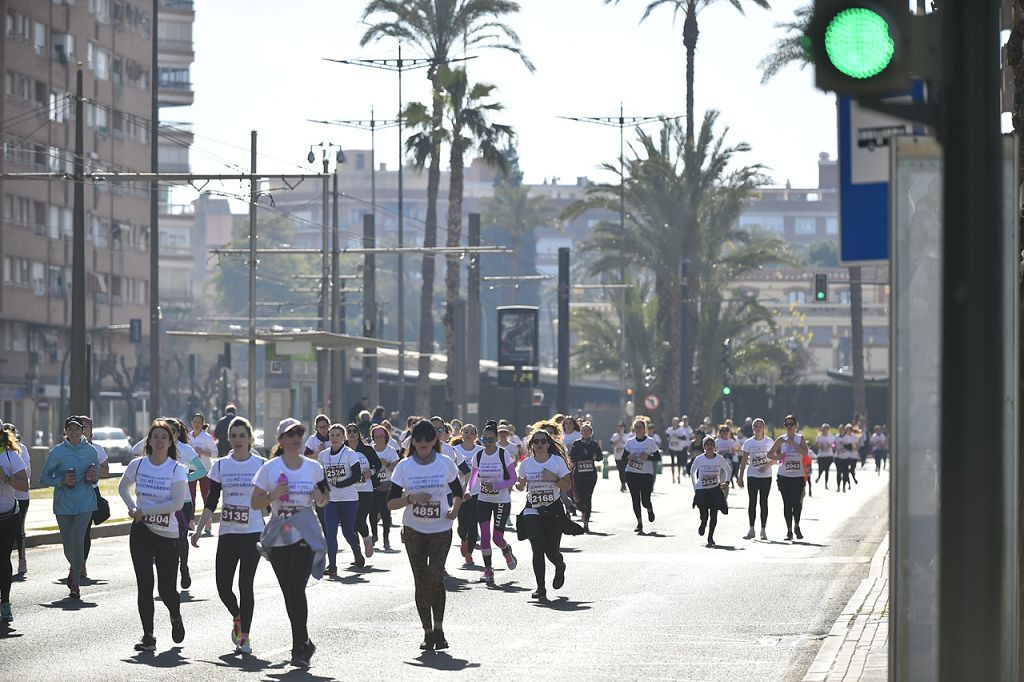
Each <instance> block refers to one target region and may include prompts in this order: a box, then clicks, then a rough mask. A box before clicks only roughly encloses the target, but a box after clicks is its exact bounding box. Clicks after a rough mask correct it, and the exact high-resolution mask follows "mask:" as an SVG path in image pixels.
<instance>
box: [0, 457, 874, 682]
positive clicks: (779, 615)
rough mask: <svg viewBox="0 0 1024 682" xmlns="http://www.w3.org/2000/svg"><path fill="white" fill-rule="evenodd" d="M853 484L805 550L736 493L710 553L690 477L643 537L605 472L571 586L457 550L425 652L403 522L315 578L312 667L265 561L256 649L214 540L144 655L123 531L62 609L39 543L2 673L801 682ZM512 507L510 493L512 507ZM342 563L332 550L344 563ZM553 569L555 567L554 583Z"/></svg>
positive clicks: (2, 651)
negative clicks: (761, 520) (244, 645)
mask: <svg viewBox="0 0 1024 682" xmlns="http://www.w3.org/2000/svg"><path fill="white" fill-rule="evenodd" d="M860 478H861V484H860V485H859V486H857V487H855V488H854V490H853V491H852V492H850V493H845V494H839V493H836V492H835V491H825V490H824V488H822V487H816V488H815V492H816V495H815V497H813V498H810V499H807V500H806V504H805V510H804V511H805V513H804V522H803V524H802V527H803V531H804V534H805V541H804V542H802V543H788V542H783V541H782V537H783V536H784V534H785V532H784V526H783V522H782V518H781V517H782V514H781V503H780V497H779V494H778V492H777V491H775V490H773V494H772V497H771V509H770V516H769V519H770V520H769V526H768V532H769V538H770V540H769V541H768V542H760V541H746V540H742V539H741V537H742V535H743V534H744V533H745V532H746V529H747V521H746V492H745V491H742V490H734V491H733V493H732V495H731V496H730V499H729V502H730V514H729V515H728V516H727V517H722V521H721V523H720V524H719V528H718V531H717V533H716V540H717V542H718V543H719V547H718V548H716V549H707V548H706V547H704V544H703V539H702V538H699V537H698V536H697V532H696V527H697V524H698V517H697V511H696V510H695V509H691V508H690V502H691V500H692V488H691V487H690V486H689V485H688V484H683V485H673V484H672V483H671V482H670V480H669V477H668V475H667V472H666V473H665V474H664V475H662V476H660V477H659V479H658V482H657V485H656V487H655V495H654V505H655V510H656V511H657V514H658V518H657V521H656V522H655V523H654V524H653V525H649V526H648V527H649V528H653V530H654V531H655V533H654V534H653V535H649V536H645V537H640V536H636V535H635V534H634V533H633V532H632V528H633V526H634V525H635V521H634V519H633V518H632V513H631V510H630V506H629V497H628V495H626V494H620V493H619V492H618V485H617V482H616V481H615V480H614V475H613V479H612V480H608V481H605V480H601V481H599V483H598V489H597V493H596V496H595V498H596V499H595V507H596V509H597V510H598V513H596V514H595V517H594V520H593V522H592V530H593V531H595V533H596V534H593V535H590V536H581V537H578V538H568V539H567V540H566V542H565V543H564V545H565V556H566V560H567V563H568V570H567V573H566V584H565V587H564V588H563V589H562V590H559V591H557V592H555V591H552V590H551V589H550V587H549V589H548V592H549V596H550V597H552V600H551V601H550V602H549V603H548V604H538V603H536V602H533V601H531V600H530V598H529V593H530V591H531V590H532V589H533V587H534V581H533V574H532V570H531V565H530V556H531V555H530V550H529V546H528V544H527V543H520V542H518V541H516V540H515V539H514V534H512V541H513V545H514V547H515V551H516V554H517V556H518V557H519V559H520V565H519V567H518V568H517V569H516V570H515V571H506V570H503V569H499V570H498V571H497V583H498V586H497V587H494V588H488V587H486V586H485V585H483V584H481V583H480V582H479V578H480V576H481V573H482V569H481V568H480V567H479V566H478V567H476V568H464V567H462V565H461V557H460V556H459V554H458V550H457V548H453V550H452V552H451V554H450V555H449V558H448V572H449V573H450V574H451V575H452V576H453V577H452V578H451V579H449V580H448V587H449V593H448V608H447V614H446V618H445V633H446V635H447V637H448V640H449V642H450V643H451V648H450V649H449V650H448V652H446V653H429V654H422V653H421V652H420V651H419V649H418V646H417V645H418V644H419V642H420V640H421V638H422V631H421V630H420V628H419V623H418V619H417V617H416V610H415V605H414V602H413V585H412V577H411V574H410V571H409V567H408V563H407V560H406V557H405V555H404V553H403V552H402V551H401V548H402V545H401V543H400V542H399V541H398V538H397V530H396V531H394V533H395V534H394V535H393V540H394V541H395V542H394V546H395V547H396V548H397V550H396V551H394V552H392V553H389V554H384V553H382V552H378V553H377V554H376V555H375V556H374V557H373V558H371V559H370V560H369V561H368V565H367V568H365V569H363V570H360V571H356V570H348V571H343V572H342V575H341V576H339V578H337V579H334V580H323V581H320V582H316V581H311V584H310V586H309V588H308V596H309V601H310V618H309V623H310V632H311V636H312V638H313V640H314V641H315V642H316V644H317V647H318V651H317V654H316V656H314V658H313V666H312V668H311V669H310V670H309V671H308V672H306V671H297V670H294V669H292V668H290V667H288V666H287V658H288V657H289V653H290V635H289V629H288V621H287V617H286V615H285V613H284V605H283V600H282V598H281V596H280V593H279V591H278V588H277V584H276V581H275V579H274V575H273V571H272V570H271V569H270V566H269V565H266V564H265V563H264V564H262V565H261V566H260V569H259V571H258V573H257V576H256V600H257V604H256V614H255V620H254V623H253V627H252V641H253V648H254V653H253V655H252V656H245V657H242V656H237V655H235V654H234V653H233V650H234V649H233V646H232V645H231V642H230V638H229V634H230V629H231V619H230V617H229V616H228V614H227V611H226V610H225V609H224V607H223V605H222V604H221V603H220V600H219V599H218V597H217V592H216V588H215V585H214V576H213V559H214V555H215V551H216V539H215V538H206V539H204V540H203V541H202V543H201V546H200V549H199V550H193V553H192V558H191V561H190V563H191V567H192V576H193V581H194V582H193V584H192V587H191V589H190V590H188V591H187V592H184V593H183V595H182V596H183V606H182V613H183V617H184V621H185V626H186V629H187V635H186V639H185V642H184V643H183V644H182V645H181V646H175V645H174V644H173V643H172V642H171V637H170V625H169V621H168V618H167V613H166V610H164V608H163V605H162V604H160V603H159V601H158V602H157V605H156V629H157V631H156V636H157V640H158V648H157V651H156V653H155V654H154V653H141V654H140V653H137V652H135V651H134V650H133V649H132V647H133V645H134V643H135V642H136V641H137V640H138V638H139V637H140V636H141V627H140V625H139V619H138V614H137V611H136V606H135V601H136V591H135V582H134V574H133V571H132V565H131V560H130V558H129V555H128V540H127V538H124V537H122V538H110V539H101V540H97V541H95V542H94V544H93V549H92V556H91V558H90V560H89V573H90V575H91V576H93V578H94V579H93V580H87V581H84V584H83V588H82V601H81V602H71V601H67V600H65V599H64V597H65V596H66V588H65V587H64V586H63V585H62V584H61V582H60V581H61V579H62V578H64V577H65V576H66V574H67V564H66V562H65V560H64V557H63V554H62V552H61V550H60V548H59V547H52V546H51V547H40V548H35V549H31V550H29V574H28V576H27V579H26V580H24V581H19V582H15V584H14V587H13V597H12V602H13V604H14V613H15V621H14V622H13V623H12V624H11V627H5V626H0V670H2V671H3V677H4V678H5V679H10V680H40V679H74V680H129V679H130V680H148V679H183V678H185V677H186V676H187V677H188V679H194V680H209V679H241V678H243V677H246V678H250V679H252V678H257V677H258V678H260V679H291V678H294V679H312V680H326V679H344V680H369V679H397V678H399V677H405V678H407V679H413V680H418V679H431V678H436V677H441V676H446V677H455V676H458V677H462V678H470V677H472V678H473V679H499V678H502V679H508V678H509V677H511V676H513V675H514V676H524V675H525V676H528V677H529V678H531V679H569V680H616V681H621V680H627V679H639V678H644V679H648V680H729V681H735V680H798V679H800V678H801V677H802V676H803V674H804V673H805V672H806V670H807V668H808V667H809V666H810V663H811V661H812V660H813V658H814V656H815V654H816V653H817V650H818V648H819V646H820V643H821V639H822V638H823V637H824V636H825V635H826V633H827V632H828V630H829V628H830V627H831V625H832V623H833V622H834V621H835V619H836V618H837V616H838V615H839V613H840V611H841V610H842V608H843V606H844V605H845V604H846V602H847V601H848V600H849V598H850V596H851V595H852V593H853V591H854V590H855V588H856V586H857V584H858V582H859V581H860V580H861V579H862V578H863V577H864V576H865V575H866V574H867V569H868V563H869V562H870V559H871V555H872V553H873V551H874V549H875V548H876V546H877V544H878V542H879V540H880V539H881V538H882V536H883V535H884V533H885V531H886V527H887V505H888V502H887V499H888V498H887V491H888V475H883V476H881V477H878V476H876V475H875V473H874V472H873V471H871V472H869V471H868V470H867V469H865V470H864V473H863V474H862V475H861V476H860ZM520 497H521V496H520ZM521 504H522V502H521V499H516V502H515V504H514V507H515V510H516V511H518V509H519V507H520V506H521ZM342 544H344V543H342ZM477 557H478V559H477V560H478V562H479V553H478V554H477ZM496 558H497V561H496V565H503V563H504V562H503V561H502V560H501V559H500V558H498V557H497V556H496ZM347 560H348V557H347V556H346V555H344V554H343V555H342V556H340V557H339V566H344V565H345V564H346V563H347ZM551 573H552V571H551V569H550V566H549V569H548V580H549V581H550V579H551Z"/></svg>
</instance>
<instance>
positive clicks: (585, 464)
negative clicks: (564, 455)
mask: <svg viewBox="0 0 1024 682" xmlns="http://www.w3.org/2000/svg"><path fill="white" fill-rule="evenodd" d="M593 470H594V460H592V459H581V460H580V461H578V462H576V471H578V472H580V473H588V472H591V471H593Z"/></svg>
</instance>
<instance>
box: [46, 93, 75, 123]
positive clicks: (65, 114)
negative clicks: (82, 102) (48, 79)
mask: <svg viewBox="0 0 1024 682" xmlns="http://www.w3.org/2000/svg"><path fill="white" fill-rule="evenodd" d="M71 108H72V107H71V97H70V95H68V94H67V93H66V92H57V91H54V92H51V93H50V120H51V121H56V122H57V123H63V122H64V121H68V120H71V118H72V116H71Z"/></svg>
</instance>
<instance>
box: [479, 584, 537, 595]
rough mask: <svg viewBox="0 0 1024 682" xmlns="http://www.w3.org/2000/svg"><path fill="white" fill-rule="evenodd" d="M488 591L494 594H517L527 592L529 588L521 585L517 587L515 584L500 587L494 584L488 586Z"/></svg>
mask: <svg viewBox="0 0 1024 682" xmlns="http://www.w3.org/2000/svg"><path fill="white" fill-rule="evenodd" d="M488 589H490V590H494V591H495V592H507V593H508V594H515V593H517V592H529V591H530V588H529V587H525V586H523V585H518V584H516V583H515V582H510V583H504V584H502V585H499V584H497V583H496V584H494V585H488Z"/></svg>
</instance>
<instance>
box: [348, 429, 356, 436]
mask: <svg viewBox="0 0 1024 682" xmlns="http://www.w3.org/2000/svg"><path fill="white" fill-rule="evenodd" d="M345 433H347V434H348V435H350V436H354V435H355V434H357V433H359V429H349V430H348V431H346V432H345Z"/></svg>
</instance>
